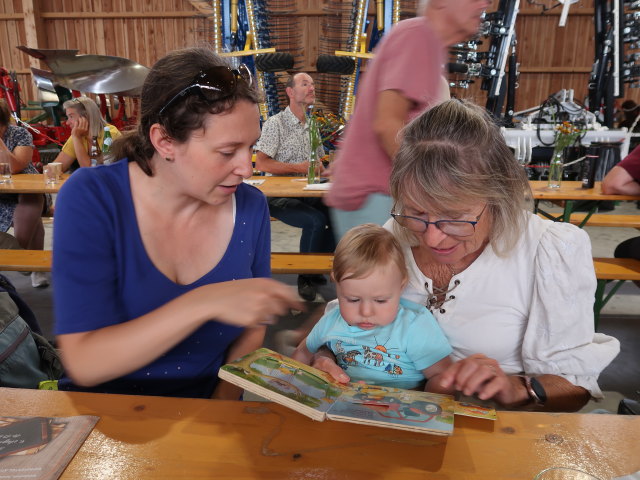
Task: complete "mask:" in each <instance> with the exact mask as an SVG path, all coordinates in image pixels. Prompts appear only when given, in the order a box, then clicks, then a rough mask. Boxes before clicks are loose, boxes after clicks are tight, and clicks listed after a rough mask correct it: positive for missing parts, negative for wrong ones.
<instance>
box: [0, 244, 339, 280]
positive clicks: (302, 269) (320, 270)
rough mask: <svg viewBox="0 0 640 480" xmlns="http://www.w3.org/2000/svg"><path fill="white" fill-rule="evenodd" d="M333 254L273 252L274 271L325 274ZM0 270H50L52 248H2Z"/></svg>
mask: <svg viewBox="0 0 640 480" xmlns="http://www.w3.org/2000/svg"><path fill="white" fill-rule="evenodd" d="M332 264H333V255H332V254H329V253H327V254H321V253H316V254H305V253H272V254H271V272H272V273H279V274H280V273H298V274H300V273H303V274H325V273H330V272H331V266H332ZM0 271H23V272H49V271H51V250H2V249H0Z"/></svg>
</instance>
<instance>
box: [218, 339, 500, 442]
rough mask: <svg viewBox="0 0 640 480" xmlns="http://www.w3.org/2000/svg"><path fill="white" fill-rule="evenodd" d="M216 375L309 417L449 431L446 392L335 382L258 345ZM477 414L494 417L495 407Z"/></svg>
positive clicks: (452, 406)
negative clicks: (438, 392) (253, 350)
mask: <svg viewBox="0 0 640 480" xmlns="http://www.w3.org/2000/svg"><path fill="white" fill-rule="evenodd" d="M218 376H219V377H220V378H221V379H223V380H226V381H228V382H230V383H233V384H235V385H238V386H239V387H242V388H244V389H245V390H248V391H250V392H253V393H255V394H256V395H260V396H261V397H264V398H267V399H269V400H272V401H274V402H276V403H280V404H281V405H284V406H286V407H289V408H291V409H293V410H295V411H297V412H300V413H302V414H303V415H306V416H308V417H310V418H312V419H313V420H318V421H322V420H324V419H325V418H329V419H330V420H337V421H342V422H352V423H359V424H363V425H376V426H380V427H387V428H397V429H400V430H410V431H416V432H422V433H429V434H434V435H451V433H452V432H453V418H454V414H455V413H456V402H455V401H454V399H453V397H452V396H450V395H438V394H435V393H428V392H421V391H415V390H403V389H400V388H392V387H382V386H378V385H366V384H361V383H348V384H341V383H339V382H336V381H335V380H334V379H333V378H332V377H331V376H330V375H329V374H327V373H325V372H322V371H320V370H317V369H315V368H313V367H310V366H309V365H305V364H303V363H300V362H297V361H295V360H293V359H292V358H289V357H286V356H284V355H281V354H279V353H276V352H274V351H272V350H269V349H267V348H261V349H259V350H256V351H255V352H252V353H250V354H248V355H245V356H244V357H242V358H240V359H238V360H236V361H235V362H232V363H229V364H227V365H223V366H222V367H221V368H220V371H219V372H218ZM492 412H493V414H491V411H490V412H488V413H485V414H483V415H477V416H480V417H481V418H489V419H490V418H492V416H491V415H493V419H495V410H493V411H492Z"/></svg>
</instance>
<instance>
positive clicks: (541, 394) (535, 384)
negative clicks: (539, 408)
mask: <svg viewBox="0 0 640 480" xmlns="http://www.w3.org/2000/svg"><path fill="white" fill-rule="evenodd" d="M531 388H532V389H533V391H534V392H535V393H536V395H537V396H538V398H539V399H540V401H541V402H542V403H544V402H546V401H547V392H545V390H544V387H543V386H542V384H541V383H540V382H539V381H538V379H537V378H536V377H532V378H531Z"/></svg>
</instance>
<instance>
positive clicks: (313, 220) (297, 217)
mask: <svg viewBox="0 0 640 480" xmlns="http://www.w3.org/2000/svg"><path fill="white" fill-rule="evenodd" d="M286 92H287V97H288V98H289V106H288V107H287V108H286V109H285V110H284V111H282V112H280V113H278V114H276V115H273V116H272V117H270V118H269V119H267V121H266V122H265V124H264V125H263V127H262V135H261V136H260V140H259V141H258V144H257V145H256V150H257V152H256V169H258V170H261V171H263V172H266V173H269V174H272V175H299V176H304V175H306V174H307V170H308V168H309V158H310V156H311V146H310V141H309V131H308V126H307V121H306V119H307V117H306V112H307V109H308V107H310V106H311V105H313V103H314V102H315V100H316V93H315V86H314V84H313V79H312V78H311V77H310V76H309V75H307V74H306V73H297V74H295V75H292V76H290V77H289V80H288V81H287V87H286ZM317 153H318V158H320V157H321V156H323V155H324V149H323V148H322V146H320V147H318V152H317ZM268 202H269V213H270V214H271V216H272V217H274V218H277V219H278V220H280V221H282V222H284V223H286V224H287V225H291V226H293V227H298V228H302V236H301V237H300V252H303V253H309V252H315V253H329V252H333V250H334V249H335V241H334V236H333V231H332V230H331V223H330V221H329V212H328V209H327V207H326V206H325V205H324V204H323V203H322V199H320V198H269V199H268ZM324 283H326V279H325V278H324V276H322V275H300V276H298V293H299V294H300V296H301V297H302V298H304V299H305V300H307V301H312V300H313V299H314V298H315V297H316V285H319V284H324Z"/></svg>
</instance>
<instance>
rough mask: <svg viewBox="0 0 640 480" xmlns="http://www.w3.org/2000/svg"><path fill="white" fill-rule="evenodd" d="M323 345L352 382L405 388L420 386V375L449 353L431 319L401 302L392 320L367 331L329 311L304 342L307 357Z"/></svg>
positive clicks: (418, 308) (413, 305) (422, 309)
mask: <svg viewBox="0 0 640 480" xmlns="http://www.w3.org/2000/svg"><path fill="white" fill-rule="evenodd" d="M323 345H325V346H327V347H328V348H329V349H330V350H331V351H332V352H333V353H334V355H335V356H336V359H337V361H338V365H340V367H342V368H343V369H344V370H345V371H346V372H347V374H348V375H349V376H350V377H351V381H353V382H357V381H360V380H362V381H364V382H366V383H369V384H372V385H384V386H389V387H397V388H406V389H409V388H416V387H417V386H419V385H420V384H421V383H422V382H423V381H424V375H423V374H422V370H424V369H425V368H427V367H430V366H431V365H433V364H434V363H437V362H439V361H440V360H442V359H443V358H444V357H446V356H447V355H449V354H450V353H451V351H452V350H451V345H449V342H448V340H447V338H446V337H445V336H444V333H443V332H442V329H441V328H440V326H439V325H438V322H436V320H435V318H434V317H433V315H431V313H430V312H429V311H428V310H427V309H426V308H425V307H424V306H422V305H418V304H417V303H414V302H411V301H410V300H406V299H404V298H401V299H400V305H399V308H398V314H397V315H396V319H395V320H394V321H393V322H391V323H390V324H389V325H385V326H383V327H378V328H375V329H372V330H362V329H361V328H359V327H355V326H351V325H349V324H348V323H347V322H346V321H345V320H344V319H343V318H342V315H340V309H339V308H334V309H333V310H331V311H330V312H328V313H326V314H325V315H324V316H323V317H322V318H321V319H320V320H319V321H318V323H317V324H316V326H315V327H314V328H313V330H311V333H309V336H308V337H307V348H308V349H309V351H310V352H312V353H315V352H316V351H318V349H319V348H320V347H322V346H323Z"/></svg>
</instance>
